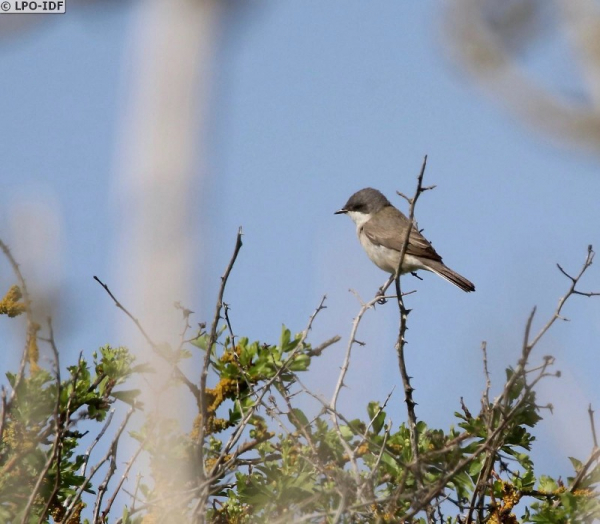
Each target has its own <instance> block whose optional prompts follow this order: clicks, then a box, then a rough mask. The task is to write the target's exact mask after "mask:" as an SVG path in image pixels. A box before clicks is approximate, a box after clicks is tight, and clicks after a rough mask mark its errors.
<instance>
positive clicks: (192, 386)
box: [94, 275, 201, 404]
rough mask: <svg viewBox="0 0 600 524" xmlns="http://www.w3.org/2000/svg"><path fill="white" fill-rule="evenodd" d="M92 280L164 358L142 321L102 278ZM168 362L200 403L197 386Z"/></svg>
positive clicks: (175, 365)
mask: <svg viewBox="0 0 600 524" xmlns="http://www.w3.org/2000/svg"><path fill="white" fill-rule="evenodd" d="M94 280H95V281H96V282H98V284H100V285H101V286H102V287H103V288H104V291H106V292H107V293H108V295H109V296H110V298H112V299H113V302H114V303H115V306H117V307H118V308H119V309H120V310H121V311H123V312H124V313H125V314H126V315H127V316H128V317H129V318H130V319H131V320H132V321H133V323H134V324H135V325H136V327H137V328H138V330H139V332H140V333H141V334H142V336H143V337H144V338H145V339H146V342H147V343H148V345H149V346H150V347H151V348H152V350H153V351H154V352H155V353H156V354H157V355H158V356H160V357H161V358H163V359H164V358H165V355H164V353H163V352H162V351H161V349H160V347H159V345H158V344H157V343H156V342H154V341H153V340H152V339H151V338H150V335H148V333H147V332H146V330H145V329H144V327H143V326H142V323H141V322H140V321H139V320H138V319H137V318H136V317H134V316H133V314H132V313H131V312H130V311H129V310H128V309H127V308H126V307H125V306H123V304H121V302H119V300H118V299H117V297H115V295H113V293H112V291H111V290H110V289H109V287H108V286H107V285H106V284H105V283H104V282H102V280H100V279H99V278H98V277H97V276H96V275H94ZM166 360H167V361H168V359H166ZM169 363H170V364H172V366H173V371H174V372H175V374H176V375H177V378H178V379H179V380H181V382H183V383H184V384H185V385H186V387H187V388H188V389H189V390H190V391H191V393H192V395H194V398H195V399H196V402H197V403H198V404H200V402H201V401H200V390H199V389H198V387H197V386H196V385H195V384H194V383H192V382H191V381H190V380H189V379H188V378H187V376H186V375H185V374H184V373H183V371H181V369H179V366H177V364H174V363H172V362H170V361H169Z"/></svg>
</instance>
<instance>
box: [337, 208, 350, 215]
mask: <svg viewBox="0 0 600 524" xmlns="http://www.w3.org/2000/svg"><path fill="white" fill-rule="evenodd" d="M347 212H348V211H347V210H345V209H340V210H339V211H336V212H335V213H334V215H345V214H346V213H347Z"/></svg>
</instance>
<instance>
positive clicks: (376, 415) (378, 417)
mask: <svg viewBox="0 0 600 524" xmlns="http://www.w3.org/2000/svg"><path fill="white" fill-rule="evenodd" d="M367 413H368V414H369V419H370V420H372V421H373V425H372V428H373V432H374V433H375V434H376V435H378V434H379V432H380V431H381V429H382V428H383V425H384V423H385V416H386V415H385V411H382V410H381V406H380V405H379V402H369V404H368V405H367Z"/></svg>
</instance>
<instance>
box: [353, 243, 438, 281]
mask: <svg viewBox="0 0 600 524" xmlns="http://www.w3.org/2000/svg"><path fill="white" fill-rule="evenodd" d="M358 238H359V240H360V243H361V244H362V247H363V248H364V250H365V252H366V253H367V255H368V257H369V258H370V259H371V261H372V262H373V263H374V264H375V265H376V266H377V267H378V268H380V269H383V271H386V272H387V273H395V272H396V269H398V263H399V262H400V252H399V251H396V250H395V249H389V248H387V247H384V246H379V245H376V244H373V243H371V242H370V241H369V239H368V238H367V237H366V235H361V234H359V235H358ZM418 269H426V270H429V268H427V267H426V266H425V265H423V264H422V263H421V262H420V260H419V259H418V258H415V257H413V256H412V255H408V254H406V255H404V260H403V261H402V270H401V271H400V272H401V273H410V272H411V271H416V270H418Z"/></svg>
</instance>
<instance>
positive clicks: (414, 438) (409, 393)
mask: <svg viewBox="0 0 600 524" xmlns="http://www.w3.org/2000/svg"><path fill="white" fill-rule="evenodd" d="M426 167H427V155H425V157H424V158H423V164H422V166H421V171H420V173H419V176H418V177H417V189H416V191H415V195H414V196H413V197H412V198H411V199H408V201H409V203H410V209H409V213H408V228H407V230H406V233H405V235H404V239H403V241H402V248H401V249H400V259H399V261H398V268H397V270H396V274H395V277H396V278H395V284H396V296H397V300H398V309H399V311H400V326H399V329H398V339H397V341H396V352H397V354H398V367H399V369H400V376H401V377H402V385H403V387H404V400H405V402H406V410H407V414H408V429H409V432H410V443H411V450H412V456H413V461H414V463H415V466H416V467H415V474H416V475H417V478H418V477H419V476H420V473H419V467H418V460H419V435H418V434H417V416H416V413H415V405H416V402H415V401H414V399H413V391H414V388H413V387H412V386H411V384H410V376H409V375H408V372H407V370H406V361H405V357H404V349H405V346H406V330H407V329H408V326H407V319H408V314H409V313H410V309H407V308H406V307H405V305H404V300H403V297H402V289H401V286H400V274H401V272H402V264H403V262H404V257H405V256H406V252H407V250H408V245H409V239H410V233H411V231H412V228H413V227H415V224H414V216H415V206H416V204H417V200H418V199H419V196H421V193H423V192H424V191H426V190H428V189H433V187H435V186H430V187H428V188H424V187H423V177H424V175H425V168H426ZM401 196H404V198H406V196H405V195H401Z"/></svg>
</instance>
